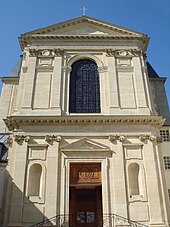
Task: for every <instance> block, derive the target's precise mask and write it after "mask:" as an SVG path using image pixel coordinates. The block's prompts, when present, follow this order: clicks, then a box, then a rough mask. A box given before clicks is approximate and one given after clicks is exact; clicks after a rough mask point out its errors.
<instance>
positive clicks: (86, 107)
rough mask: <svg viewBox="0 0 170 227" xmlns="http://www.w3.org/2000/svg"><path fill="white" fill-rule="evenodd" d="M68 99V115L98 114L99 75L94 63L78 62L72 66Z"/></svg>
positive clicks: (87, 61) (88, 61) (89, 61)
mask: <svg viewBox="0 0 170 227" xmlns="http://www.w3.org/2000/svg"><path fill="white" fill-rule="evenodd" d="M69 97H70V99H69V112H70V113H100V86H99V73H98V70H97V65H96V63H95V62H93V61H91V60H79V61H76V62H75V63H74V64H73V65H72V71H71V75H70V95H69Z"/></svg>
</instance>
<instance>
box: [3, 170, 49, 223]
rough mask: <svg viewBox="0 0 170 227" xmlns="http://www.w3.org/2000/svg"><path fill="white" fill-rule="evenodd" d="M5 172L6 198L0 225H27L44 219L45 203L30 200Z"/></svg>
mask: <svg viewBox="0 0 170 227" xmlns="http://www.w3.org/2000/svg"><path fill="white" fill-rule="evenodd" d="M6 174H7V180H8V182H7V184H6V187H5V193H4V197H6V198H5V199H4V204H3V207H2V212H1V215H2V221H1V223H0V226H18V227H19V226H25V227H27V226H32V225H33V224H36V223H39V222H42V221H44V220H46V219H47V217H46V216H45V215H44V211H45V204H44V203H38V202H33V201H31V199H30V198H29V197H27V196H26V195H25V189H23V191H21V190H20V189H19V188H18V187H17V185H16V184H15V183H14V182H13V179H12V178H11V176H10V175H9V173H8V171H7V170H6ZM34 199H35V198H34ZM2 223H3V224H2Z"/></svg>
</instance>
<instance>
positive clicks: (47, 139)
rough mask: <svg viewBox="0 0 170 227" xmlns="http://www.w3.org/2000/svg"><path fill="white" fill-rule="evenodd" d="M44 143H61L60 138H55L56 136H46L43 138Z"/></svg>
mask: <svg viewBox="0 0 170 227" xmlns="http://www.w3.org/2000/svg"><path fill="white" fill-rule="evenodd" d="M45 141H46V142H47V143H50V142H53V141H56V142H60V141H61V136H56V135H46V136H45Z"/></svg>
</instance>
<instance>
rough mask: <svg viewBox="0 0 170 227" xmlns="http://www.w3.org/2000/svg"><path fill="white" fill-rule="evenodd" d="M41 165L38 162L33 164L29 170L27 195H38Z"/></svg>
mask: <svg viewBox="0 0 170 227" xmlns="http://www.w3.org/2000/svg"><path fill="white" fill-rule="evenodd" d="M41 177H42V167H41V165H40V164H33V165H32V166H31V167H30V170H29V180H28V196H40V184H41Z"/></svg>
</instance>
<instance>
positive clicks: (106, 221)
mask: <svg viewBox="0 0 170 227" xmlns="http://www.w3.org/2000/svg"><path fill="white" fill-rule="evenodd" d="M48 226H49V227H51V226H56V227H60V226H62V227H64V226H67V227H68V226H69V215H61V214H60V215H57V216H54V217H52V218H49V219H46V220H44V221H42V222H39V223H36V224H34V225H32V226H30V227H48ZM103 226H106V227H148V226H147V225H144V224H141V223H139V222H136V221H132V220H130V219H128V218H125V217H122V216H119V215H116V214H105V215H103ZM96 227H102V226H96Z"/></svg>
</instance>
